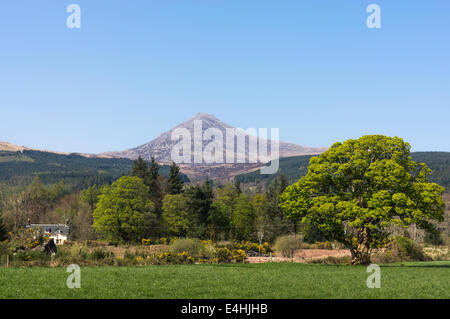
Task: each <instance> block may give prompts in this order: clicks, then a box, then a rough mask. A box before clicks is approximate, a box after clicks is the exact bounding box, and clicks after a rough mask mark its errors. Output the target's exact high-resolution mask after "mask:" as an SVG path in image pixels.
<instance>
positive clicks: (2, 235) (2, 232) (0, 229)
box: [0, 213, 8, 241]
mask: <svg viewBox="0 0 450 319" xmlns="http://www.w3.org/2000/svg"><path fill="white" fill-rule="evenodd" d="M7 239H8V232H7V230H6V227H5V224H4V223H3V218H2V214H1V213H0V241H4V240H7Z"/></svg>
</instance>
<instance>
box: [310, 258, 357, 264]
mask: <svg viewBox="0 0 450 319" xmlns="http://www.w3.org/2000/svg"><path fill="white" fill-rule="evenodd" d="M310 263H312V264H328V265H341V264H345V265H351V263H352V257H351V256H344V257H334V256H328V257H326V258H320V259H313V260H311V261H310Z"/></svg>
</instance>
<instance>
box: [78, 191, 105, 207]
mask: <svg viewBox="0 0 450 319" xmlns="http://www.w3.org/2000/svg"><path fill="white" fill-rule="evenodd" d="M100 194H101V192H100V189H99V188H98V187H97V185H92V186H91V187H89V188H88V189H85V190H82V191H81V192H80V199H81V200H82V201H83V202H85V203H87V204H88V205H89V207H90V208H91V210H92V211H93V210H94V208H95V205H96V204H97V202H98V197H99V196H100Z"/></svg>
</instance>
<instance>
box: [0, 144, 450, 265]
mask: <svg viewBox="0 0 450 319" xmlns="http://www.w3.org/2000/svg"><path fill="white" fill-rule="evenodd" d="M159 169H160V166H159V165H158V164H157V163H156V162H155V160H154V159H152V161H151V162H150V163H146V162H145V161H143V160H142V159H141V158H139V159H138V160H136V161H135V162H134V166H133V169H132V173H131V176H123V177H121V178H120V179H118V180H117V181H115V182H114V183H112V185H110V186H109V185H106V186H102V187H101V188H98V187H97V186H93V187H90V188H88V189H87V190H84V191H82V192H81V193H80V194H65V193H64V184H63V183H58V184H56V185H54V186H52V187H44V186H42V185H41V184H40V182H39V180H38V179H35V181H33V183H32V184H31V185H30V186H28V187H27V188H26V189H25V190H23V191H21V192H18V193H14V195H12V196H9V197H7V200H5V199H4V198H3V199H2V198H0V209H1V211H3V212H4V214H3V216H4V219H5V221H6V225H7V227H8V226H9V228H10V229H15V228H17V227H19V226H20V225H24V224H26V221H28V222H30V221H31V222H34V223H39V222H51V221H53V220H59V221H60V220H61V219H68V220H70V222H71V224H72V225H73V228H74V230H75V233H76V236H78V237H79V238H82V237H88V236H92V228H91V225H93V229H95V230H96V232H97V233H99V234H101V235H103V236H104V237H106V238H109V239H111V240H118V241H139V240H141V239H142V238H159V237H161V236H182V237H198V238H209V239H215V240H220V239H224V240H230V239H234V240H241V239H246V240H253V239H254V240H258V241H260V242H262V241H263V240H264V241H273V240H274V239H275V238H276V237H278V236H280V235H282V234H286V233H291V232H293V233H297V232H298V228H297V226H298V222H299V221H300V222H301V223H302V224H306V225H308V228H307V229H308V230H309V233H308V234H307V236H309V237H314V236H318V237H321V238H326V239H329V240H335V241H339V242H341V243H343V244H344V245H345V246H346V247H348V248H349V249H350V251H351V253H352V256H353V263H354V264H367V263H369V262H370V254H371V250H372V249H373V248H377V247H382V246H384V245H385V244H386V243H387V242H388V238H389V236H390V235H391V233H392V226H398V227H409V226H411V225H415V226H414V227H418V228H420V229H425V230H427V232H430V233H436V232H437V230H436V224H435V223H436V222H442V221H443V220H444V209H445V204H444V201H443V198H442V195H443V193H444V188H443V187H441V186H439V185H438V184H435V183H430V182H429V181H428V177H429V175H430V173H431V171H430V169H429V168H428V167H427V166H426V165H425V164H423V163H416V162H414V161H413V160H412V158H411V154H410V145H409V144H408V143H406V142H404V141H403V140H402V139H400V138H397V137H394V138H391V137H386V136H382V135H370V136H363V137H361V138H359V139H357V140H348V141H345V142H343V143H336V144H334V145H333V146H332V147H331V148H330V149H329V150H328V151H326V152H325V153H323V154H322V155H320V156H316V157H312V158H311V160H310V165H309V167H308V172H307V174H306V176H304V177H302V178H300V180H299V181H298V182H296V183H294V184H292V185H290V186H288V183H287V181H286V179H285V178H284V177H283V176H282V175H280V176H277V178H275V179H274V180H273V182H272V184H271V185H270V186H269V187H268V188H267V190H266V191H265V192H264V193H249V192H246V193H243V192H242V191H241V187H240V184H239V183H238V182H237V183H229V184H226V185H224V186H214V185H213V183H212V182H211V181H209V180H206V181H205V182H204V183H202V184H198V185H188V186H186V185H184V184H183V181H182V179H181V178H180V172H179V167H178V166H177V165H176V164H174V163H173V164H172V165H171V167H170V172H169V176H168V178H165V177H163V176H161V175H160V174H159ZM0 194H3V193H2V192H0ZM49 212H51V213H49ZM80 212H81V213H80ZM83 212H85V213H83ZM2 229H3V228H2V223H0V235H1V232H2ZM3 233H4V231H3ZM310 239H313V238H310Z"/></svg>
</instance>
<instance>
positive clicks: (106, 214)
mask: <svg viewBox="0 0 450 319" xmlns="http://www.w3.org/2000/svg"><path fill="white" fill-rule="evenodd" d="M158 170H159V165H158V164H157V163H156V162H155V161H154V160H153V159H152V161H151V162H150V163H148V164H147V163H146V162H145V161H143V160H142V158H139V159H138V160H136V161H135V162H134V166H133V170H132V174H131V176H124V177H122V178H120V179H119V180H118V181H116V182H114V183H113V184H112V185H111V186H110V187H104V188H103V189H102V190H101V194H100V195H99V196H98V203H96V204H95V206H96V208H95V210H94V213H93V217H94V228H95V229H96V230H97V231H98V232H99V233H101V234H103V235H104V236H105V237H107V238H109V239H111V240H121V241H137V240H140V239H141V238H144V237H145V238H159V237H161V236H181V237H198V238H208V239H213V240H219V239H224V240H227V239H236V240H241V239H255V240H256V239H257V240H259V241H263V240H266V241H272V240H274V239H275V238H276V237H277V236H279V235H280V234H284V233H287V232H289V231H292V230H293V229H294V228H295V222H293V221H292V220H289V219H288V218H287V217H285V216H284V215H283V214H282V213H281V210H280V208H279V206H278V204H279V197H280V195H281V193H282V192H283V191H284V189H285V188H286V187H287V186H288V184H287V181H286V179H285V178H284V176H280V177H279V178H277V179H276V180H275V181H274V182H273V183H272V185H271V186H270V187H269V188H268V190H267V192H266V193H265V194H244V193H242V191H241V188H240V184H239V183H234V184H233V183H229V184H226V185H224V186H220V187H213V183H212V181H210V180H206V181H205V182H204V183H202V184H198V185H189V186H185V185H183V181H182V179H181V178H180V176H179V172H180V171H179V167H178V166H177V165H176V164H175V163H173V164H172V165H171V167H170V172H169V177H168V179H165V178H164V177H163V176H161V175H159V174H158ZM92 191H93V190H92ZM88 192H90V191H88Z"/></svg>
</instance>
